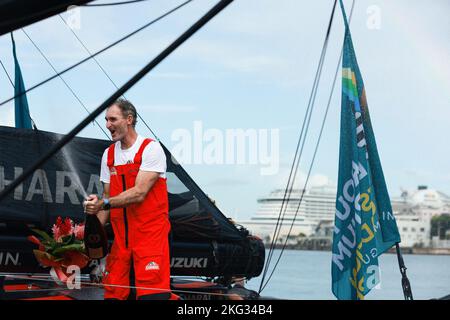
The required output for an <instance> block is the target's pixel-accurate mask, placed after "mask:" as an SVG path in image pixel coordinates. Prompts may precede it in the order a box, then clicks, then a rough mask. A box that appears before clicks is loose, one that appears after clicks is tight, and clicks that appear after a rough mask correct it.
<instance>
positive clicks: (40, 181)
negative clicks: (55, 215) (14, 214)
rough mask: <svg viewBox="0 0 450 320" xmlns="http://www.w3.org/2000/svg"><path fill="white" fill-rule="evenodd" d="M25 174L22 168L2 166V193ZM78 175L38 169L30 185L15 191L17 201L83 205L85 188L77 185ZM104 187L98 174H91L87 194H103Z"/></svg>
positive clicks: (14, 196) (0, 187) (0, 181)
mask: <svg viewBox="0 0 450 320" xmlns="http://www.w3.org/2000/svg"><path fill="white" fill-rule="evenodd" d="M22 172H23V168H21V167H14V168H10V167H3V166H0V191H1V190H3V189H4V188H5V187H6V186H7V185H8V184H10V183H11V182H12V181H13V180H14V179H16V178H17V177H19V176H20V175H21V174H22ZM76 175H77V174H76V173H74V172H69V171H46V170H42V169H38V170H36V171H35V172H34V173H33V176H32V177H31V179H30V183H29V184H27V183H24V184H21V185H19V186H18V187H17V188H16V189H15V190H14V195H13V199H14V200H16V201H30V202H32V201H37V200H39V201H43V202H45V203H57V204H63V203H65V201H66V202H67V199H68V200H69V201H70V203H71V204H72V205H79V204H81V200H80V199H81V198H82V197H83V194H84V191H83V188H84V187H86V185H84V186H80V185H79V184H77V183H76V181H77V180H78V179H77V176H76ZM102 192H103V186H102V184H101V182H100V178H99V176H98V175H96V174H91V175H90V177H89V181H88V183H87V188H86V193H87V194H102Z"/></svg>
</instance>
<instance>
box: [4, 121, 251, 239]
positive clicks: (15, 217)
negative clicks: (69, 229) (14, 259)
mask: <svg viewBox="0 0 450 320" xmlns="http://www.w3.org/2000/svg"><path fill="white" fill-rule="evenodd" d="M61 137H62V135H59V134H56V133H52V132H45V131H36V130H29V129H17V128H11V127H3V126H0V190H3V189H4V188H5V186H6V185H7V184H8V183H9V182H11V181H12V180H14V179H15V178H16V177H18V176H19V175H20V174H21V173H22V172H23V171H24V170H26V169H27V168H28V167H30V165H31V164H32V163H33V162H34V161H35V160H36V159H37V158H39V157H40V155H42V154H43V153H44V152H45V151H47V150H48V149H49V148H50V147H51V146H52V145H53V144H54V143H55V142H56V141H58V140H59V139H61ZM110 144H111V141H105V140H99V139H90V138H80V137H76V138H74V139H73V140H72V141H71V142H70V143H69V144H67V145H66V146H65V147H64V148H63V149H62V151H60V152H59V153H58V154H57V155H55V156H54V157H53V158H51V159H50V160H49V161H47V162H46V163H45V164H44V166H43V167H42V168H40V169H39V170H36V171H35V172H34V174H33V175H32V176H31V177H30V178H28V179H27V180H25V181H24V183H23V184H21V185H20V186H19V187H17V188H16V189H15V190H14V192H11V193H10V194H9V195H8V196H7V197H6V198H5V199H3V200H1V201H0V223H3V224H5V223H7V224H22V223H24V224H27V225H30V224H32V225H34V226H35V227H37V228H40V229H44V230H47V231H49V230H50V229H51V226H52V225H53V224H54V223H55V221H56V219H57V217H58V216H62V217H70V218H71V219H72V220H74V221H75V222H77V223H79V222H81V221H83V220H84V212H83V207H82V202H83V197H84V196H85V195H86V194H98V195H101V194H102V192H103V186H102V184H101V182H100V179H99V173H100V162H101V157H102V154H103V152H104V150H105V149H106V148H107V147H108V146H109V145H110ZM161 145H162V144H161ZM163 148H164V151H165V153H166V157H167V184H168V192H169V208H170V213H169V216H170V220H171V225H172V233H173V238H174V239H175V240H181V241H196V240H207V239H210V240H216V241H241V240H243V239H245V238H246V237H247V235H248V233H247V231H246V230H245V229H238V228H237V227H236V226H235V225H234V224H233V223H232V222H231V221H230V220H229V219H227V218H226V217H225V216H224V215H223V213H222V212H221V211H220V210H219V209H218V208H217V207H216V206H215V204H214V203H213V201H212V200H211V199H210V198H209V197H208V196H207V195H206V194H205V193H204V192H203V191H202V190H201V189H200V188H199V187H198V185H197V184H196V183H195V182H194V181H193V180H192V178H191V177H190V176H189V175H188V174H187V173H186V171H185V170H184V169H183V168H182V167H181V166H180V165H179V164H178V163H177V162H176V160H175V159H174V158H173V157H172V155H171V154H170V152H169V151H168V150H167V148H166V147H164V146H163Z"/></svg>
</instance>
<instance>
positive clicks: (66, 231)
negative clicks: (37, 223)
mask: <svg viewBox="0 0 450 320" xmlns="http://www.w3.org/2000/svg"><path fill="white" fill-rule="evenodd" d="M52 231H53V238H54V239H55V240H56V241H57V242H61V241H62V238H63V237H64V236H69V235H71V234H72V233H73V222H72V220H70V219H69V218H66V219H65V220H64V221H63V219H62V218H61V217H58V218H57V219H56V223H55V224H54V225H53V228H52Z"/></svg>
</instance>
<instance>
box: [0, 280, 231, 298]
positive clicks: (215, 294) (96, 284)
mask: <svg viewBox="0 0 450 320" xmlns="http://www.w3.org/2000/svg"><path fill="white" fill-rule="evenodd" d="M4 277H5V278H9V279H18V280H30V281H41V282H50V283H57V282H56V281H55V279H53V278H51V276H49V277H48V278H47V279H44V278H30V277H27V276H15V275H14V274H11V275H5V276H4ZM79 284H83V285H85V286H92V287H99V288H104V287H113V288H124V289H140V290H157V291H165V292H177V293H189V294H193V293H194V294H205V295H211V296H225V297H228V296H234V295H235V294H232V293H216V292H214V293H213V292H203V291H190V290H180V289H161V288H151V287H137V286H126V285H119V284H104V283H93V282H86V281H80V282H79ZM58 290H60V291H61V290H63V291H64V290H71V289H68V288H58ZM24 291H25V292H29V291H32V290H24Z"/></svg>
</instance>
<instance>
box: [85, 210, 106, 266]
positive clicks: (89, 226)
mask: <svg viewBox="0 0 450 320" xmlns="http://www.w3.org/2000/svg"><path fill="white" fill-rule="evenodd" d="M84 245H85V247H86V252H87V255H88V256H89V258H91V259H101V258H103V257H105V256H106V255H107V254H108V239H107V237H106V232H105V229H104V228H103V226H102V224H101V222H100V220H98V218H97V215H95V214H88V215H86V223H85V227H84Z"/></svg>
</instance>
